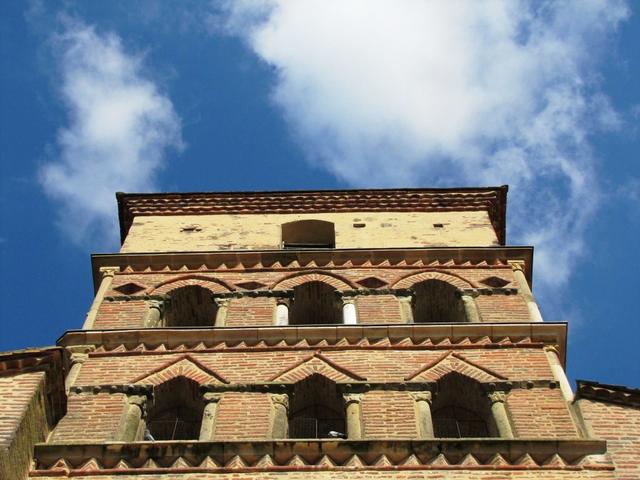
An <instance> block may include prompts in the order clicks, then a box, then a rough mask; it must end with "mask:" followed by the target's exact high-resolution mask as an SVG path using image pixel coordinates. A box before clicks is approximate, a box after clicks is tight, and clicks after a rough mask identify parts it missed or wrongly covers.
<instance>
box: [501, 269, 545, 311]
mask: <svg viewBox="0 0 640 480" xmlns="http://www.w3.org/2000/svg"><path fill="white" fill-rule="evenodd" d="M509 265H511V268H512V269H513V275H514V276H515V277H516V281H517V282H518V290H519V291H520V293H521V295H522V297H523V298H524V300H525V302H527V307H528V308H529V317H530V318H531V321H532V322H542V321H543V320H542V314H541V313H540V309H539V308H538V304H537V303H536V299H535V298H534V297H533V293H532V292H531V289H530V288H529V283H528V282H527V277H525V275H524V262H523V261H522V260H514V261H510V262H509Z"/></svg>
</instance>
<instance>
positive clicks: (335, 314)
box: [289, 282, 342, 325]
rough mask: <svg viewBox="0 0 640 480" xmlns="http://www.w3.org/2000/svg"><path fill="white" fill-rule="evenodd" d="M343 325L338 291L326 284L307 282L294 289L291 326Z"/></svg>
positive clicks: (290, 312) (290, 315)
mask: <svg viewBox="0 0 640 480" xmlns="http://www.w3.org/2000/svg"><path fill="white" fill-rule="evenodd" d="M326 323H342V308H341V304H340V301H339V299H338V297H337V296H336V289H335V288H333V287H332V286H331V285H328V284H326V283H324V282H307V283H303V284H302V285H298V286H297V287H295V288H294V289H293V301H292V302H291V310H290V311H289V325H307V324H311V325H314V324H326Z"/></svg>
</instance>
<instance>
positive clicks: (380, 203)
mask: <svg viewBox="0 0 640 480" xmlns="http://www.w3.org/2000/svg"><path fill="white" fill-rule="evenodd" d="M507 191H508V186H506V185H502V186H500V187H482V188H394V189H366V190H289V191H263V192H256V191H253V192H251V191H249V192H247V191H245V192H189V193H123V192H118V193H116V198H117V201H118V214H119V218H120V238H121V241H122V242H124V239H125V238H126V236H127V233H128V232H129V228H131V224H132V223H133V219H134V218H135V217H138V216H150V215H154V216H159V215H216V214H265V213H278V214H282V213H292V214H295V213H330V212H454V211H486V212H487V213H488V214H489V218H490V219H491V223H492V224H493V227H494V229H495V231H496V234H497V236H498V241H499V242H500V244H501V245H504V244H505V240H506V239H505V237H506V234H505V228H506V227H505V224H506V208H507Z"/></svg>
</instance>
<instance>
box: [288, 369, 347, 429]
mask: <svg viewBox="0 0 640 480" xmlns="http://www.w3.org/2000/svg"><path fill="white" fill-rule="evenodd" d="M345 428H346V427H345V418H344V400H343V398H342V395H341V394H340V392H338V389H337V388H336V384H335V383H334V382H332V381H331V380H329V379H328V378H326V377H323V376H322V375H319V374H315V375H311V376H310V377H307V378H305V379H304V380H301V381H299V382H298V383H296V384H295V386H294V390H293V395H292V398H291V400H290V404H289V438H330V437H334V438H335V437H336V435H335V434H334V433H330V432H337V433H339V434H342V435H344V434H346V431H345Z"/></svg>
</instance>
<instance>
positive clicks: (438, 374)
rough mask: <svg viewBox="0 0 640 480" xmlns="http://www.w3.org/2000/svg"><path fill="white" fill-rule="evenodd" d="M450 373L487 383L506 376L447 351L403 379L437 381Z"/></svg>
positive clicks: (500, 379)
mask: <svg viewBox="0 0 640 480" xmlns="http://www.w3.org/2000/svg"><path fill="white" fill-rule="evenodd" d="M450 373H457V374H460V375H462V376H464V377H468V378H470V379H472V380H475V381H476V382H480V383H487V382H497V381H502V380H506V379H507V378H506V377H505V376H503V375H500V374H499V373H497V372H494V371H493V370H490V369H488V368H486V367H483V366H482V365H478V364H477V363H475V362H472V361H471V360H469V359H467V358H465V357H463V356H462V355H460V354H459V353H456V352H453V351H448V352H446V353H445V354H444V355H441V356H440V357H438V358H437V359H436V360H435V361H434V362H431V363H429V364H427V365H424V366H423V367H420V368H419V369H418V370H416V371H415V372H413V373H412V374H411V375H408V376H407V377H405V381H421V382H437V381H438V380H440V379H442V378H443V377H445V376H446V375H449V374H450Z"/></svg>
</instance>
